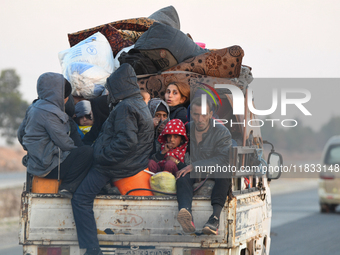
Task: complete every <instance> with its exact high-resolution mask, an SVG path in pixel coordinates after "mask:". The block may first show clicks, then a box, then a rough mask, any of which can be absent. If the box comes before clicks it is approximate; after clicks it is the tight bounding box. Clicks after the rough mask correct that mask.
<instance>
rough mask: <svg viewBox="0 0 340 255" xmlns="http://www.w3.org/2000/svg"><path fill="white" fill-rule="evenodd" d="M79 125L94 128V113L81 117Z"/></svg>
mask: <svg viewBox="0 0 340 255" xmlns="http://www.w3.org/2000/svg"><path fill="white" fill-rule="evenodd" d="M79 124H80V126H92V125H93V117H92V113H91V114H88V115H85V116H82V117H79Z"/></svg>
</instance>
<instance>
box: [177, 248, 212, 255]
mask: <svg viewBox="0 0 340 255" xmlns="http://www.w3.org/2000/svg"><path fill="white" fill-rule="evenodd" d="M214 254H215V251H214V250H209V249H184V250H183V255H214Z"/></svg>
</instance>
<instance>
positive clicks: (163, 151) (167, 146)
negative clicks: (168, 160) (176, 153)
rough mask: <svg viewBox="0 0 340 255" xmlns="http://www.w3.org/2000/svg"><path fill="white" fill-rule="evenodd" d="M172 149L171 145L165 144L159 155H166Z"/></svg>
mask: <svg viewBox="0 0 340 255" xmlns="http://www.w3.org/2000/svg"><path fill="white" fill-rule="evenodd" d="M171 149H172V146H171V144H170V143H166V144H165V145H164V149H163V150H162V151H161V153H162V154H165V153H167V152H168V151H169V150H171Z"/></svg>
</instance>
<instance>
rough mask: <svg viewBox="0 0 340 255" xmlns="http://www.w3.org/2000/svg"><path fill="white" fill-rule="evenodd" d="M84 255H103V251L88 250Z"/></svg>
mask: <svg viewBox="0 0 340 255" xmlns="http://www.w3.org/2000/svg"><path fill="white" fill-rule="evenodd" d="M84 255H103V253H102V250H101V249H99V250H98V248H97V249H86V252H85V254H84Z"/></svg>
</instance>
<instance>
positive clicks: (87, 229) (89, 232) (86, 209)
mask: <svg viewBox="0 0 340 255" xmlns="http://www.w3.org/2000/svg"><path fill="white" fill-rule="evenodd" d="M109 180H110V178H109V177H106V176H105V175H103V174H101V173H99V172H98V171H97V170H95V169H93V168H91V169H90V171H89V173H88V174H87V176H86V177H85V178H84V180H83V181H82V183H81V184H80V185H79V187H78V189H77V190H76V192H75V193H74V194H73V198H72V200H71V202H72V210H73V217H74V220H75V223H76V228H77V235H78V242H79V247H80V249H84V248H98V247H99V242H98V237H97V226H96V221H95V219H94V213H93V201H94V199H95V197H96V195H97V194H98V193H99V192H100V191H101V189H102V188H103V187H104V186H105V184H106V183H107V182H108V181H109Z"/></svg>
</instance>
